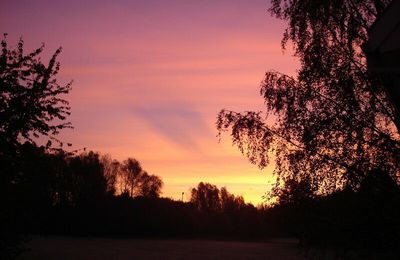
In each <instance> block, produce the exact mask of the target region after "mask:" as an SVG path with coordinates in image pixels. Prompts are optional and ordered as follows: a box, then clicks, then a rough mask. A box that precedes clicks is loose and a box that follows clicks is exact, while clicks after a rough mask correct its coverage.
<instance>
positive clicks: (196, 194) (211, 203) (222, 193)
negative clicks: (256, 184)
mask: <svg viewBox="0 0 400 260" xmlns="http://www.w3.org/2000/svg"><path fill="white" fill-rule="evenodd" d="M190 202H191V203H192V204H193V205H194V206H195V207H196V208H197V209H198V210H199V211H202V212H220V211H223V212H229V211H234V210H239V209H240V208H242V207H245V206H246V203H245V202H244V199H243V197H242V196H234V195H233V194H231V193H229V192H228V190H227V189H226V188H225V187H222V188H221V190H220V189H218V187H217V186H215V185H213V184H210V183H203V182H200V183H199V184H198V185H197V187H196V188H192V189H191V197H190Z"/></svg>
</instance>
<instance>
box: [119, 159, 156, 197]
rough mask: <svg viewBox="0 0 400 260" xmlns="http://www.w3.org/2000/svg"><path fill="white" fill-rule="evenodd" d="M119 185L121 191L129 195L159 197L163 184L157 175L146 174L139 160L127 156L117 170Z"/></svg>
mask: <svg viewBox="0 0 400 260" xmlns="http://www.w3.org/2000/svg"><path fill="white" fill-rule="evenodd" d="M118 175H119V186H120V191H121V193H125V194H128V195H129V196H130V197H132V198H133V197H136V196H143V197H153V198H154V197H159V196H160V193H161V189H162V187H163V185H164V183H163V181H162V180H161V178H160V177H158V176H157V175H152V174H148V173H147V172H146V171H144V170H143V168H142V166H141V165H140V163H139V161H138V160H136V159H133V158H128V159H126V160H125V161H123V163H122V165H121V167H120V169H119V171H118Z"/></svg>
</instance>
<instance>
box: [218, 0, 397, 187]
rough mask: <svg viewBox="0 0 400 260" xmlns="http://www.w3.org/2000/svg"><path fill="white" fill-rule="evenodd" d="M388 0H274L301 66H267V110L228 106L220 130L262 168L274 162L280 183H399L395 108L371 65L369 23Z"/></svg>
mask: <svg viewBox="0 0 400 260" xmlns="http://www.w3.org/2000/svg"><path fill="white" fill-rule="evenodd" d="M389 3H390V1H389V0H365V1H355V0H335V1H314V0H272V6H271V8H270V12H271V13H272V15H274V16H276V17H277V18H280V19H283V20H286V21H288V24H289V25H288V28H287V29H286V31H285V33H284V36H283V40H282V47H283V48H285V46H286V45H287V43H288V42H289V41H291V42H292V43H293V48H294V53H295V56H296V57H297V58H298V59H299V60H300V64H301V67H300V69H299V70H298V73H297V76H295V77H292V76H289V75H284V74H282V73H279V72H276V71H269V72H267V73H266V75H265V79H264V80H263V81H262V83H261V90H260V94H261V96H262V97H263V98H264V100H265V105H266V110H267V111H266V113H265V114H264V113H262V112H245V113H237V112H234V111H226V110H222V111H221V112H220V113H219V115H218V120H217V128H218V129H219V131H220V132H222V131H226V130H229V129H231V136H232V139H233V142H234V143H235V144H236V145H237V146H238V147H239V149H240V150H241V151H242V152H243V153H245V154H246V155H247V156H248V157H249V159H250V161H251V162H252V163H255V164H258V165H259V167H261V168H263V167H265V166H266V165H268V164H269V163H270V161H271V158H274V159H275V164H276V168H275V173H276V174H277V176H278V182H277V185H279V183H282V182H285V181H289V180H296V181H299V180H301V179H304V180H307V181H308V182H309V184H310V185H311V186H310V188H311V189H312V190H315V191H317V193H329V192H332V191H334V190H337V189H342V188H344V187H349V188H351V189H357V188H359V186H360V184H361V182H362V180H363V179H365V177H366V176H368V175H370V174H375V173H377V172H379V173H384V174H388V175H389V176H390V177H391V178H392V179H393V180H396V181H398V180H399V177H400V176H399V174H400V171H399V169H400V137H399V131H400V129H398V128H397V127H398V126H397V127H396V120H397V119H396V111H395V108H394V106H393V104H392V102H391V100H390V97H389V96H388V95H387V92H386V89H385V87H384V85H383V84H382V81H381V80H380V79H379V78H378V77H376V76H374V75H371V74H370V73H369V72H368V70H367V66H366V55H365V53H364V52H363V46H364V44H365V43H366V41H367V40H368V28H369V27H370V26H371V25H372V24H373V22H374V21H375V20H376V19H378V18H379V16H380V15H381V14H382V12H383V10H384V9H385V8H386V6H387V5H388V4H389Z"/></svg>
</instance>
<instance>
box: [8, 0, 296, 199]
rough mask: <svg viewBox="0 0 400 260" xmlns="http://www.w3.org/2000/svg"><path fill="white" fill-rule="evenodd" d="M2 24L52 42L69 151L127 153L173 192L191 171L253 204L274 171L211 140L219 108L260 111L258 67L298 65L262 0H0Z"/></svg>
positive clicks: (192, 179) (193, 177)
mask: <svg viewBox="0 0 400 260" xmlns="http://www.w3.org/2000/svg"><path fill="white" fill-rule="evenodd" d="M1 5H2V6H1V9H0V32H1V33H8V42H9V43H10V44H12V45H15V43H16V42H17V40H18V38H19V37H20V36H22V37H23V39H24V41H25V50H26V51H31V50H32V49H33V48H36V47H39V46H40V44H41V43H42V42H44V43H45V55H43V59H44V60H46V61H47V59H48V56H49V55H51V54H52V52H54V51H55V50H56V49H57V48H58V47H59V46H62V47H63V51H62V53H61V55H60V56H59V61H60V62H61V71H60V74H59V76H58V79H59V81H60V82H61V83H67V82H69V81H70V80H73V81H74V82H73V89H72V91H71V93H70V94H69V95H68V97H67V99H68V100H69V101H70V105H71V107H72V115H71V117H70V118H69V119H70V121H71V122H72V124H73V125H74V127H75V128H74V129H73V130H65V131H63V133H62V134H61V135H60V136H59V137H60V139H62V140H63V141H65V142H71V143H72V144H73V147H72V149H79V148H83V147H86V148H87V149H89V150H94V151H99V152H101V153H108V154H110V155H111V156H112V157H113V158H116V159H118V160H121V161H122V160H124V159H126V158H127V157H134V158H136V159H137V160H139V161H140V162H141V163H142V166H143V168H144V169H145V170H146V171H148V172H149V173H151V174H156V175H159V176H161V178H162V179H163V181H164V183H165V186H164V189H163V194H162V195H163V196H165V197H171V198H174V199H180V196H181V193H182V192H185V194H186V195H185V200H187V199H188V198H189V192H188V190H189V188H190V187H194V186H195V185H197V183H198V182H200V181H205V182H210V183H213V184H216V185H217V186H219V187H221V186H226V187H227V189H228V191H231V192H233V193H234V194H236V195H243V196H244V198H245V200H246V201H247V202H252V203H255V204H257V203H259V202H261V196H262V195H263V194H264V193H265V191H266V190H268V188H269V187H270V184H271V183H270V182H271V180H272V174H271V173H272V169H273V167H272V166H271V167H269V168H267V169H264V170H262V171H261V170H259V169H258V168H257V167H256V166H254V165H251V164H250V163H249V162H248V160H247V159H246V158H245V157H244V156H243V155H241V154H240V152H239V151H238V150H237V148H236V147H234V146H232V143H231V139H230V137H229V135H228V134H225V135H223V136H222V140H221V142H219V140H218V138H217V137H216V136H217V130H216V127H215V121H216V116H217V114H218V112H219V111H220V110H221V109H223V108H225V109H231V110H235V111H244V110H261V109H263V99H262V98H261V97H260V96H259V84H260V82H261V80H262V79H263V75H264V73H265V71H267V70H270V69H274V70H279V71H282V72H284V73H289V74H292V73H294V72H295V70H296V68H297V66H298V64H297V62H296V61H295V59H294V58H293V57H292V55H291V52H290V50H287V51H286V52H283V51H282V50H281V46H280V41H281V38H282V33H283V31H284V27H285V24H284V23H283V22H282V21H279V20H277V19H275V18H272V17H271V16H270V14H269V13H268V7H269V1H267V0H251V1H249V0H218V1H217V0H168V1H167V0H130V1H129V0H115V1H111V0H110V1H105V0H96V1H83V0H80V1H77V0H68V1H61V0H59V1H57V0H48V1H42V0H40V1H39V0H35V1H32V0H2V1H1Z"/></svg>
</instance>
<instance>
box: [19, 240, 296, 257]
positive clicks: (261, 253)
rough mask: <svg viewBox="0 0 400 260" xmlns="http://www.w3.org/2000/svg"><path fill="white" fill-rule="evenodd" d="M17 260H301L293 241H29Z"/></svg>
mask: <svg viewBox="0 0 400 260" xmlns="http://www.w3.org/2000/svg"><path fill="white" fill-rule="evenodd" d="M28 247H29V248H30V251H29V252H26V253H24V254H23V255H21V257H20V258H19V259H60V260H61V259H282V260H283V259H285V260H291V259H293V260H294V259H303V258H302V257H301V256H300V255H299V254H298V250H297V245H296V243H295V242H291V241H275V242H268V243H264V242H263V243H255V242H232V241H210V240H142V239H98V238H65V237H62V238H59V237H48V238H33V239H32V240H31V242H29V243H28Z"/></svg>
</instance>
